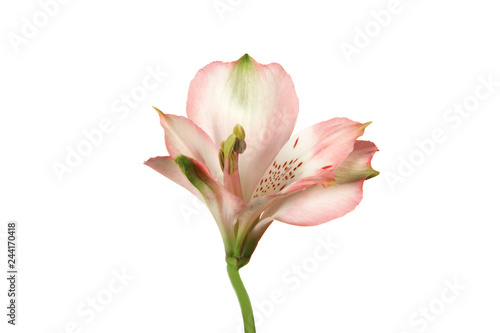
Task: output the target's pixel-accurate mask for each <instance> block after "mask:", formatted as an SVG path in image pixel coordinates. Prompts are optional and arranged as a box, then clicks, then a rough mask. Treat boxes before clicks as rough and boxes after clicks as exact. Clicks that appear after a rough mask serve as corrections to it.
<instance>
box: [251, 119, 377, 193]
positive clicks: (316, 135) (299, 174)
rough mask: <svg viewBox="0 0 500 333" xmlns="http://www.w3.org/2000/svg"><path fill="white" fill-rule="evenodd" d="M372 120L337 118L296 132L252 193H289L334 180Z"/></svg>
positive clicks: (330, 182)
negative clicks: (335, 172) (361, 121)
mask: <svg viewBox="0 0 500 333" xmlns="http://www.w3.org/2000/svg"><path fill="white" fill-rule="evenodd" d="M368 124H369V123H366V124H361V123H358V122H355V121H352V120H349V119H347V118H333V119H330V120H328V121H324V122H321V123H318V124H315V125H313V126H311V127H309V128H306V129H305V130H303V131H301V132H299V133H298V134H296V135H294V136H293V137H292V138H291V139H290V140H288V142H287V143H286V144H285V145H284V146H283V148H282V149H281V151H280V152H279V153H278V155H277V156H276V158H275V159H274V161H273V162H272V164H271V166H270V167H269V168H268V169H267V170H266V172H265V174H264V176H263V177H262V179H261V180H260V181H259V183H258V185H257V188H256V189H255V191H254V193H253V194H252V199H255V198H258V197H260V196H272V195H276V194H288V193H292V192H295V191H298V190H303V189H305V188H307V187H309V186H312V185H315V184H321V185H324V186H329V185H332V184H333V183H334V180H335V178H334V170H335V169H336V168H337V167H338V166H339V165H341V164H342V162H343V161H344V160H345V159H346V158H347V157H348V156H349V154H350V153H351V152H352V151H353V149H354V145H355V142H356V139H357V138H358V137H359V136H361V135H362V134H363V133H364V130H365V128H366V126H368Z"/></svg>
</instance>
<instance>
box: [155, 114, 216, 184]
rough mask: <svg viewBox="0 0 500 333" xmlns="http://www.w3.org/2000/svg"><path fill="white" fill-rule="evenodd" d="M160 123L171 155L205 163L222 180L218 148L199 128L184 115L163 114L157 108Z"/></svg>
mask: <svg viewBox="0 0 500 333" xmlns="http://www.w3.org/2000/svg"><path fill="white" fill-rule="evenodd" d="M154 109H155V110H156V111H158V114H159V116H160V123H161V126H162V127H163V129H164V130H165V145H166V146H167V150H168V152H169V154H170V155H171V156H177V155H180V154H182V155H185V156H188V157H191V158H194V159H195V160H197V161H199V162H201V163H203V164H205V165H206V166H207V167H208V168H209V169H210V172H211V173H212V174H213V175H214V176H215V177H216V178H217V179H218V180H219V181H220V182H222V170H221V168H220V165H219V157H218V156H219V155H218V154H219V150H218V148H217V147H216V146H215V144H214V142H213V141H212V139H211V138H210V137H209V136H208V134H207V133H205V132H204V131H203V130H202V129H201V128H199V127H198V126H196V125H195V123H193V122H192V121H191V120H190V119H188V118H186V117H181V116H176V115H172V114H164V113H163V112H161V111H160V110H158V109H157V108H154Z"/></svg>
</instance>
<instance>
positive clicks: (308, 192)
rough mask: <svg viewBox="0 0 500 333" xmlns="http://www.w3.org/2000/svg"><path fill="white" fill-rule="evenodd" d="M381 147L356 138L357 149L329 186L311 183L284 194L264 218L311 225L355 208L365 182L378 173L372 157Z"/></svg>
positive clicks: (336, 171)
mask: <svg viewBox="0 0 500 333" xmlns="http://www.w3.org/2000/svg"><path fill="white" fill-rule="evenodd" d="M377 151H378V149H377V147H376V146H375V144H373V143H372V142H369V141H356V143H355V144H354V150H353V151H352V152H351V153H350V154H349V156H348V157H347V158H346V159H345V160H344V161H343V162H342V164H341V165H340V166H338V167H337V168H336V169H335V182H336V184H338V185H332V186H329V187H326V188H325V187H322V186H318V185H315V186H310V187H308V188H306V189H305V190H304V191H298V192H295V193H292V194H288V195H281V196H280V197H279V199H278V200H275V201H274V202H273V203H271V205H270V206H269V208H268V209H267V210H266V211H265V212H264V214H263V215H262V219H263V220H264V221H266V220H270V219H272V220H274V219H275V220H279V221H281V222H285V223H289V224H294V225H300V226H312V225H318V224H321V223H325V222H328V221H330V220H333V219H336V218H338V217H341V216H344V215H345V214H347V213H349V212H350V211H352V210H353V209H354V208H355V207H356V206H357V205H358V204H359V202H360V201H361V198H362V196H363V182H364V181H365V180H366V179H369V178H372V177H375V176H376V175H378V171H375V170H373V168H372V167H371V160H372V158H373V155H374V154H375V152H377Z"/></svg>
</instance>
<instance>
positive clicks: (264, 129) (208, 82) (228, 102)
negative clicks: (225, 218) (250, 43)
mask: <svg viewBox="0 0 500 333" xmlns="http://www.w3.org/2000/svg"><path fill="white" fill-rule="evenodd" d="M297 114H298V99H297V95H296V94H295V88H294V86H293V82H292V80H291V78H290V76H289V75H288V74H287V73H286V72H285V71H284V69H283V68H282V67H281V66H280V65H278V64H269V65H262V64H259V63H257V62H256V61H255V60H253V59H252V58H251V57H250V56H248V55H247V54H246V55H244V56H243V57H241V58H240V59H239V60H238V61H235V62H230V63H223V62H214V63H211V64H209V65H208V66H206V67H205V68H203V69H201V70H200V71H199V72H198V73H197V74H196V76H195V78H194V79H193V81H192V82H191V85H190V87H189V94H188V102H187V115H188V118H190V119H191V120H193V121H194V123H195V124H197V125H198V126H200V127H201V128H203V129H204V130H205V131H206V132H207V133H208V135H210V137H211V138H212V139H213V141H214V142H215V144H216V145H218V144H219V143H221V142H222V141H223V140H225V139H226V138H227V137H228V136H229V135H230V134H231V133H232V131H233V127H234V126H235V125H236V124H240V125H241V126H242V127H243V128H244V130H245V132H246V138H245V141H246V144H247V150H246V151H245V152H244V154H242V155H241V157H240V161H239V172H240V175H241V187H242V192H243V198H244V200H245V202H248V201H249V198H250V196H251V194H252V192H253V190H254V189H255V187H256V186H257V183H258V182H259V180H260V178H261V176H262V175H263V174H264V171H265V170H266V169H267V167H268V166H269V165H270V164H271V162H272V161H273V159H274V157H275V156H276V154H277V153H278V152H279V150H280V149H281V147H282V146H283V144H285V142H286V141H287V140H288V139H289V137H290V135H291V133H292V131H293V127H294V126H295V121H296V119H297Z"/></svg>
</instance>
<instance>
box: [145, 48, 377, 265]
mask: <svg viewBox="0 0 500 333" xmlns="http://www.w3.org/2000/svg"><path fill="white" fill-rule="evenodd" d="M155 109H156V108H155ZM298 109H299V103H298V99H297V95H296V94H295V89H294V86H293V83H292V80H291V78H290V76H289V75H288V74H287V73H286V72H285V71H284V69H283V68H282V67H281V66H280V65H278V64H275V63H273V64H269V65H262V64H260V63H258V62H256V61H255V60H254V59H252V58H251V57H250V56H249V55H247V54H245V55H244V56H243V57H241V58H240V59H239V60H237V61H234V62H229V63H224V62H213V63H211V64H209V65H207V66H206V67H204V68H203V69H201V70H200V71H199V72H198V73H197V74H196V76H195V78H194V79H193V81H192V82H191V85H190V87H189V93H188V101H187V118H186V117H181V116H176V115H171V114H164V113H162V112H161V111H159V110H158V109H156V110H157V111H158V114H159V115H160V121H161V125H162V127H163V128H164V130H165V143H166V146H167V150H168V152H169V154H170V156H165V157H155V158H151V159H149V160H148V161H147V162H145V164H146V165H148V166H149V167H151V168H153V169H154V170H156V171H158V172H159V173H161V174H162V175H164V176H166V177H167V178H169V179H171V180H172V181H174V182H176V183H177V184H179V185H181V186H183V187H184V188H186V189H187V190H189V191H190V192H191V193H193V194H194V195H195V196H197V197H198V198H199V199H200V200H201V201H203V202H205V203H206V205H207V206H208V208H209V209H210V211H211V213H212V214H213V216H214V218H215V220H216V222H217V225H218V227H219V229H220V232H221V234H222V238H223V240H224V245H225V250H226V260H227V262H228V263H229V264H231V265H233V266H235V267H237V268H240V267H242V266H244V265H246V264H247V263H248V261H249V260H250V257H251V255H252V253H253V252H254V250H255V247H256V245H257V243H258V241H259V240H260V238H261V236H262V234H263V233H264V231H265V230H266V229H267V227H268V226H269V225H270V224H271V223H272V222H273V221H275V220H276V221H281V222H284V223H289V224H294V225H299V226H313V225H318V224H321V223H324V222H327V221H330V220H332V219H335V218H338V217H341V216H343V215H345V214H346V213H348V212H350V211H352V210H353V209H354V208H355V207H356V206H357V205H358V204H359V202H360V201H361V198H362V188H363V183H364V181H365V180H366V179H369V178H372V177H374V176H376V175H378V172H377V171H375V170H374V169H373V168H372V167H371V164H370V163H371V159H372V157H373V155H374V153H375V152H376V151H377V147H376V146H375V144H373V143H372V142H369V141H360V140H357V139H358V138H359V137H360V136H361V135H362V134H363V133H364V130H365V128H366V127H367V126H368V125H369V123H364V124H362V123H358V122H355V121H352V120H349V119H347V118H332V119H330V120H327V121H324V122H321V123H318V124H315V125H313V126H311V127H309V128H306V129H304V130H302V131H300V132H299V133H297V134H295V135H294V136H293V137H290V136H291V134H292V131H293V129H294V126H295V121H296V119H297V114H298ZM219 146H220V148H219Z"/></svg>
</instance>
